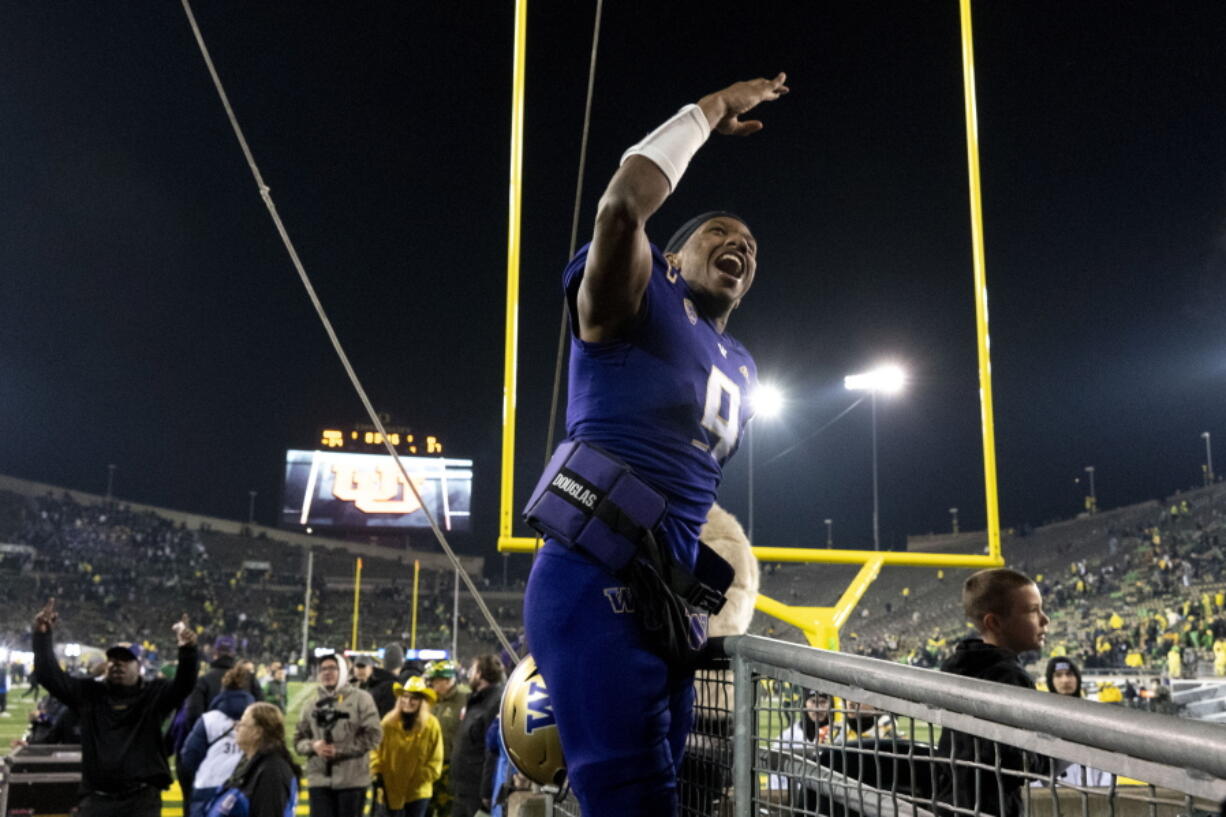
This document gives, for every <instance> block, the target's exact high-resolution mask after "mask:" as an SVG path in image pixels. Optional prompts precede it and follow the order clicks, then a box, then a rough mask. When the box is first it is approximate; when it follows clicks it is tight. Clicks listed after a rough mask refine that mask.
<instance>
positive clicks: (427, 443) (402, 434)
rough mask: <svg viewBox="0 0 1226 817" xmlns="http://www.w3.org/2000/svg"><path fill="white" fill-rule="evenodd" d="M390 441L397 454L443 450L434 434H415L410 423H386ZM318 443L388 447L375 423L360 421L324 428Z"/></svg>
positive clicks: (353, 448)
mask: <svg viewBox="0 0 1226 817" xmlns="http://www.w3.org/2000/svg"><path fill="white" fill-rule="evenodd" d="M383 430H384V431H386V432H387V441H388V442H390V443H391V444H392V448H394V449H396V453H397V454H422V455H425V456H430V455H433V454H438V455H441V454H442V453H443V443H442V441H441V440H440V439H439V438H438V437H437V436H435V435H434V434H416V433H414V432H413V430H412V429H411V428H409V427H408V426H389V425H387V424H386V423H384V424H383ZM319 447H320V448H324V449H327V450H329V451H361V452H374V451H386V450H387V449H386V447H385V446H384V444H383V435H382V434H380V433H379V430H378V429H376V428H375V427H374V426H373V425H365V424H359V425H355V426H352V427H350V428H347V429H346V428H339V427H335V426H334V427H332V428H323V429H320V431H319Z"/></svg>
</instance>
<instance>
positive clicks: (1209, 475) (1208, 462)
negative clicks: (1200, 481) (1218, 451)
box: [1200, 431, 1213, 485]
mask: <svg viewBox="0 0 1226 817" xmlns="http://www.w3.org/2000/svg"><path fill="white" fill-rule="evenodd" d="M1200 438H1201V439H1202V440H1204V441H1205V484H1206V485H1212V484H1213V447H1212V446H1211V445H1210V443H1209V432H1208V431H1202V432H1201V433H1200Z"/></svg>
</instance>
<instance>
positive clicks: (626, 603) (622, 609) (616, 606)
mask: <svg viewBox="0 0 1226 817" xmlns="http://www.w3.org/2000/svg"><path fill="white" fill-rule="evenodd" d="M604 595H605V598H607V599H608V600H609V606H611V607H612V608H613V612H614V613H616V614H618V615H622V614H624V613H633V612H634V596H633V595H631V594H630V588H629V587H606V588H605V589H604Z"/></svg>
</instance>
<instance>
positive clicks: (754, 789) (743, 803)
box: [732, 655, 758, 817]
mask: <svg viewBox="0 0 1226 817" xmlns="http://www.w3.org/2000/svg"><path fill="white" fill-rule="evenodd" d="M732 684H733V687H732V690H733V692H732V694H733V707H732V722H733V724H734V725H735V727H736V731H735V732H734V733H733V736H732V782H733V786H734V789H733V790H734V791H735V792H736V817H752V815H753V813H754V800H755V799H757V794H758V786H757V782H756V781H755V780H754V772H753V757H754V741H755V740H756V738H757V734H756V732H757V713H756V712H755V711H754V682H753V676H752V674H751V673H750V671H749V662H748V661H747V660H746V659H745V658H744V657H743V656H741V655H737V656H736V658H735V659H734V660H733V664H732Z"/></svg>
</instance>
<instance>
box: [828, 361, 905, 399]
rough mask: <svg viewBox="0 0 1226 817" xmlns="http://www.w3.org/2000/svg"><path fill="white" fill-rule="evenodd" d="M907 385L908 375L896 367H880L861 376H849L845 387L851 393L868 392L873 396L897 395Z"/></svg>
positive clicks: (844, 379) (845, 380) (845, 381)
mask: <svg viewBox="0 0 1226 817" xmlns="http://www.w3.org/2000/svg"><path fill="white" fill-rule="evenodd" d="M906 384H907V375H906V373H905V372H903V370H902V369H901V368H900V367H898V366H894V365H888V366H878V367H877V368H876V369H872V370H870V371H867V372H861V373H860V374H849V375H847V377H844V378H843V385H844V386H845V387H847V388H848V389H849V390H851V391H867V392H872V393H873V394H877V393H881V394H897V393H898V392H900V391H902V388H903V386H905V385H906Z"/></svg>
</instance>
